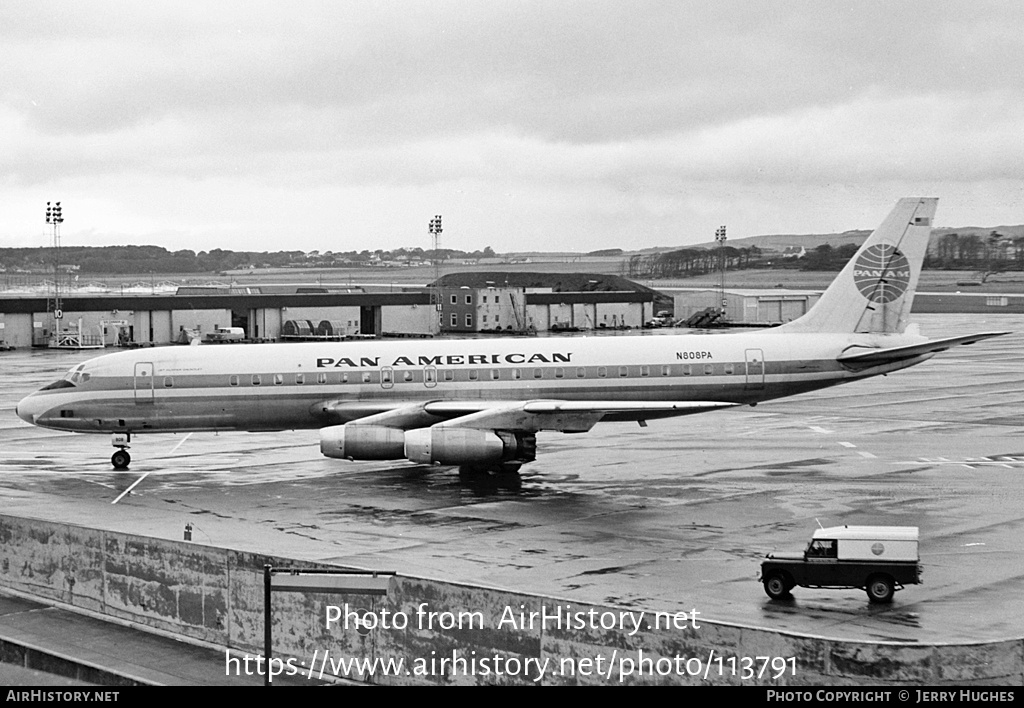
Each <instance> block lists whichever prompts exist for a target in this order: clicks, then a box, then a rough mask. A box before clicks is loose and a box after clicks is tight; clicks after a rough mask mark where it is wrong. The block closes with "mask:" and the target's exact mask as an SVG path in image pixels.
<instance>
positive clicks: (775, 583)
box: [764, 573, 789, 600]
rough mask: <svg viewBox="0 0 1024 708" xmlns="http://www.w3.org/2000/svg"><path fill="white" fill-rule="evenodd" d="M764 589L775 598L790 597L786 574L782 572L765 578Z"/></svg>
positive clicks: (769, 595)
mask: <svg viewBox="0 0 1024 708" xmlns="http://www.w3.org/2000/svg"><path fill="white" fill-rule="evenodd" d="M764 591H765V593H766V594H767V595H768V597H770V598H771V599H773V600H781V599H783V598H785V597H789V586H788V585H787V584H786V576H784V575H783V574H782V573H772V574H771V575H769V576H768V577H767V578H765V579H764Z"/></svg>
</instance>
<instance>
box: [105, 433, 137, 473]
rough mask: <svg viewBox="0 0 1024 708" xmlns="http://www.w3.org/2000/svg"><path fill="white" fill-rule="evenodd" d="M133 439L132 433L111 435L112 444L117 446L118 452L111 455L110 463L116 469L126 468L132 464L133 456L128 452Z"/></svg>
mask: <svg viewBox="0 0 1024 708" xmlns="http://www.w3.org/2000/svg"><path fill="white" fill-rule="evenodd" d="M131 439H132V437H131V433H114V434H113V435H111V436H110V444H111V445H113V446H114V447H116V448H117V452H115V453H114V454H113V455H111V456H110V464H112V465H113V466H114V469H115V470H126V469H128V465H130V464H131V462H132V456H131V455H129V454H128V448H129V447H130V446H129V445H128V443H130V442H131Z"/></svg>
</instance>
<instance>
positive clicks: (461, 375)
mask: <svg viewBox="0 0 1024 708" xmlns="http://www.w3.org/2000/svg"><path fill="white" fill-rule="evenodd" d="M673 369H675V371H673ZM716 373H718V374H725V375H732V374H735V373H736V366H735V365H734V364H722V365H717V371H716V365H715V364H697V365H691V364H683V365H677V366H669V365H665V366H618V367H607V366H598V367H589V368H588V367H583V366H577V367H571V368H565V367H554V368H551V367H547V368H544V367H536V368H532V369H484V370H483V371H481V370H480V369H441V370H436V369H434V368H426V369H422V370H421V369H401V370H398V371H395V370H394V369H391V368H387V367H385V368H383V369H375V370H367V371H361V372H342V373H340V374H329V373H328V372H326V371H319V372H317V373H316V374H315V375H313V374H311V375H309V376H307V375H306V374H304V373H299V374H293V375H291V376H289V377H288V378H289V379H290V381H289V383H294V384H295V385H299V386H302V385H304V384H306V383H314V382H315V383H317V384H327V383H335V384H337V383H341V384H347V383H381V384H385V385H387V384H394V383H396V382H399V381H402V382H407V383H415V382H422V383H426V384H433V383H437V382H438V381H479V380H480V379H481V378H489V379H490V380H491V381H499V380H502V379H505V380H521V379H524V378H534V379H544V378H555V379H564V378H573V377H575V378H579V379H585V378H593V377H596V378H601V379H603V378H608V377H609V376H618V377H621V378H626V377H629V376H652V375H653V376H672V375H676V376H693V375H698V376H700V375H704V376H712V375H714V374H716ZM243 379H247V383H249V384H250V385H252V386H262V385H263V384H264V383H267V384H271V385H275V386H280V385H283V384H284V383H285V379H286V377H285V374H252V375H251V376H249V377H242V376H239V375H237V374H233V375H231V376H230V377H229V379H228V383H229V384H230V385H231V386H239V385H241V384H242V381H243ZM173 385H174V383H173V380H172V378H171V377H169V376H168V377H165V378H164V386H165V387H167V388H170V387H172V386H173Z"/></svg>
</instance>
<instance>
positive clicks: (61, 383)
mask: <svg viewBox="0 0 1024 708" xmlns="http://www.w3.org/2000/svg"><path fill="white" fill-rule="evenodd" d="M74 387H75V385H74V384H73V383H71V382H70V381H68V380H67V379H61V380H60V381H54V382H53V383H52V384H50V385H49V386H43V388H42V389H40V390H42V391H52V390H54V389H56V388H74Z"/></svg>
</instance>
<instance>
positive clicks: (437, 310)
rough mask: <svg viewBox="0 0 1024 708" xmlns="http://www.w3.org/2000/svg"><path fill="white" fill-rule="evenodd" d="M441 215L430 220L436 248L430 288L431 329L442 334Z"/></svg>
mask: <svg viewBox="0 0 1024 708" xmlns="http://www.w3.org/2000/svg"><path fill="white" fill-rule="evenodd" d="M441 231H442V229H441V215H440V214H435V215H434V218H433V219H431V220H430V237H431V241H432V244H433V248H434V258H433V260H434V282H433V284H432V285H431V286H430V305H431V307H432V308H433V310H434V321H433V323H432V324H431V329H433V328H434V327H437V332H438V334H440V332H441V316H442V315H441V283H440V280H441V265H440V258H441Z"/></svg>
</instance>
